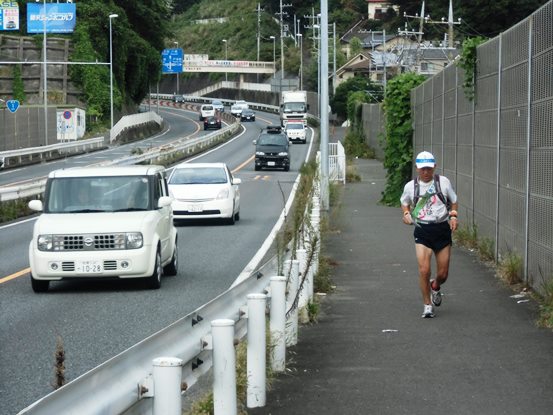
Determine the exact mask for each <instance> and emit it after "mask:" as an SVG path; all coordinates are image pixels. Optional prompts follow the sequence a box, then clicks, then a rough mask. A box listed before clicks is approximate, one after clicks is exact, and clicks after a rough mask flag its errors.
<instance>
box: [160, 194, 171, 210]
mask: <svg viewBox="0 0 553 415" xmlns="http://www.w3.org/2000/svg"><path fill="white" fill-rule="evenodd" d="M172 202H173V198H172V197H171V196H161V197H160V198H159V200H158V201H157V207H159V208H164V207H166V206H170V205H171V203H172Z"/></svg>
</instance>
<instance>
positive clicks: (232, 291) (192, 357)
mask: <svg viewBox="0 0 553 415" xmlns="http://www.w3.org/2000/svg"><path fill="white" fill-rule="evenodd" d="M300 178H301V175H300V176H298V178H297V179H296V182H295V183H294V186H293V189H292V192H291V195H290V197H289V199H288V201H287V203H286V207H285V209H284V210H283V212H282V213H281V216H280V218H279V220H278V222H277V223H276V224H275V227H274V228H273V230H272V232H271V237H270V238H272V240H271V242H273V241H274V238H276V235H277V233H278V231H279V230H280V229H281V228H282V226H283V225H284V223H285V220H286V212H288V211H289V210H290V208H291V206H292V203H293V200H294V198H295V194H296V192H297V189H298V186H299V182H300ZM313 189H314V190H313V193H312V202H311V204H310V207H308V208H306V212H305V214H304V225H303V226H301V230H300V231H299V232H300V233H301V235H299V236H298V238H296V239H297V241H300V242H299V243H298V246H297V247H291V248H292V249H289V250H288V253H287V257H286V258H285V259H286V260H285V261H284V263H285V267H284V272H282V273H280V267H281V261H282V258H277V257H273V258H272V259H271V260H269V261H268V262H266V263H265V264H263V265H261V266H259V264H260V263H261V258H263V257H264V256H265V254H266V253H267V252H268V249H269V247H270V244H268V245H267V244H264V245H263V247H262V248H261V249H260V252H258V253H257V255H256V256H255V257H254V260H252V262H253V261H255V262H256V263H255V264H254V263H250V264H248V266H247V267H246V268H245V270H253V271H245V272H247V276H246V277H245V278H242V279H241V278H240V277H239V278H238V279H237V280H240V282H238V283H237V284H236V285H233V286H232V287H231V288H229V289H228V290H227V291H226V292H224V293H223V294H221V295H219V296H218V297H216V298H215V299H213V300H212V301H210V302H209V303H207V304H205V305H204V306H202V307H200V308H198V309H197V310H195V311H194V312H192V313H190V314H189V315H187V316H185V317H183V318H182V319H180V320H178V321H176V322H175V323H173V324H171V325H170V326H168V327H166V328H165V329H163V330H161V331H159V332H158V333H155V334H154V335H152V336H150V337H148V338H147V339H145V340H143V341H141V342H140V343H138V344H136V345H134V346H132V347H131V348H129V349H127V350H126V351H124V352H122V353H121V354H119V355H117V356H115V357H113V358H112V359H110V360H108V361H107V362H105V363H103V364H102V365H100V366H98V367H96V368H94V369H92V370H91V371H89V372H87V373H85V374H84V375H82V376H80V377H79V378H77V379H75V380H73V381H72V382H70V383H68V384H66V385H64V386H63V387H61V388H60V389H58V390H56V391H54V392H52V393H50V394H49V395H47V396H45V397H44V398H42V399H40V400H38V401H37V402H35V403H34V404H32V405H31V406H29V407H27V408H25V409H24V410H22V411H21V412H20V414H21V415H23V414H53V413H64V412H67V408H71V411H72V413H79V414H98V413H114V414H115V413H123V412H124V413H127V414H152V413H153V414H154V415H162V414H163V415H167V414H175V415H176V414H181V398H182V396H183V393H186V390H187V389H189V388H190V387H191V386H192V385H194V384H195V383H196V382H197V380H198V379H199V377H201V376H202V375H203V374H205V373H206V372H207V371H208V370H209V369H210V368H211V367H213V377H214V378H213V393H214V403H215V405H214V410H215V412H214V413H215V415H234V414H236V413H237V403H236V377H235V373H236V372H235V371H236V368H235V367H234V363H235V362H236V359H235V349H234V345H235V342H234V339H238V340H240V339H243V338H244V337H245V336H246V335H247V336H248V363H247V364H248V369H247V370H248V385H247V388H248V390H247V393H248V401H247V402H248V403H247V405H248V407H258V406H264V405H265V378H264V376H265V372H266V368H265V365H266V364H267V362H266V361H265V355H266V348H267V345H266V344H265V312H264V311H265V309H266V308H265V306H264V304H265V300H266V299H267V298H269V299H270V332H271V343H272V344H271V349H270V350H271V353H270V356H271V358H270V362H269V363H270V364H271V366H272V368H273V370H275V371H277V372H278V371H283V370H285V362H286V346H287V345H291V344H295V343H294V342H297V325H298V315H299V312H298V308H299V307H302V299H304V301H305V304H304V305H303V307H306V306H307V301H310V300H311V299H312V296H313V293H312V287H313V282H312V281H313V276H314V274H315V273H316V272H317V270H316V266H315V265H314V264H316V260H315V259H316V258H317V256H318V252H319V251H318V250H319V243H318V242H319V240H320V237H319V218H320V210H319V206H320V204H319V195H320V189H319V188H318V184H315V185H314V187H313ZM256 258H259V259H256ZM293 258H298V260H296V259H293ZM287 285H288V287H289V288H288V290H286V286H287ZM309 287H311V288H309ZM286 291H288V294H287V295H286V294H285V293H286ZM260 313H261V315H259V314H260ZM256 317H257V318H256ZM290 328H291V329H290ZM290 330H291V331H290ZM294 333H295V336H294Z"/></svg>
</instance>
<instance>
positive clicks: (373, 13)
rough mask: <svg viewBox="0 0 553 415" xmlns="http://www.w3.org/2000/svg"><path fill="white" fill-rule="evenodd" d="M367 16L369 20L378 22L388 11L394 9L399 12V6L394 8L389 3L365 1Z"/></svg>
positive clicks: (379, 0)
mask: <svg viewBox="0 0 553 415" xmlns="http://www.w3.org/2000/svg"><path fill="white" fill-rule="evenodd" d="M367 3H368V4H367V8H368V13H367V14H368V16H369V19H371V20H380V19H382V18H383V17H384V15H385V14H386V12H387V11H388V9H394V10H395V11H396V13H397V12H399V6H396V5H394V4H393V2H391V1H382V0H367Z"/></svg>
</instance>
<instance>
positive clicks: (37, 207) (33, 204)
mask: <svg viewBox="0 0 553 415" xmlns="http://www.w3.org/2000/svg"><path fill="white" fill-rule="evenodd" d="M28 206H29V209H31V210H34V211H36V212H42V209H43V206H42V201H41V200H31V201H29V204H28Z"/></svg>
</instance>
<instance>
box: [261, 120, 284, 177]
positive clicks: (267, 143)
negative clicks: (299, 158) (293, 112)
mask: <svg viewBox="0 0 553 415" xmlns="http://www.w3.org/2000/svg"><path fill="white" fill-rule="evenodd" d="M253 143H254V144H255V170H261V169H262V168H263V167H270V168H282V169H284V171H288V170H290V155H289V153H288V149H289V143H288V138H287V137H286V134H284V132H283V131H282V127H281V126H280V125H278V126H268V127H267V128H266V129H265V130H263V131H262V132H261V133H260V134H259V138H258V139H257V140H254V142H253Z"/></svg>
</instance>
